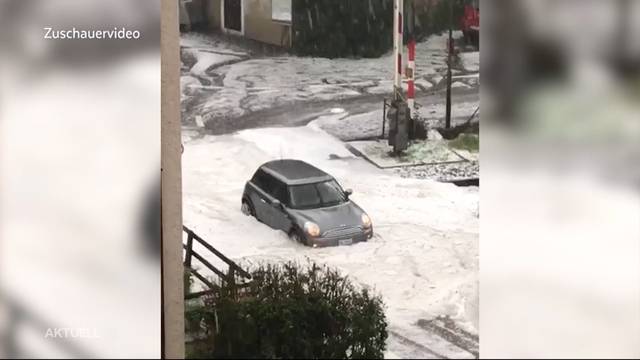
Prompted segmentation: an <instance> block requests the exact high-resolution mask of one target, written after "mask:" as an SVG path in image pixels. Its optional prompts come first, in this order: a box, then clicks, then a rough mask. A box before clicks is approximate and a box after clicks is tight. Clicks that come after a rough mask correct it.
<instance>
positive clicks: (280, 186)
mask: <svg viewBox="0 0 640 360" xmlns="http://www.w3.org/2000/svg"><path fill="white" fill-rule="evenodd" d="M273 181H274V183H275V184H274V187H273V193H272V194H271V195H272V196H273V197H274V198H276V199H278V200H279V201H280V202H281V203H282V204H283V205H287V204H288V203H289V201H288V200H289V196H287V185H285V184H284V183H282V182H281V181H279V180H276V179H273Z"/></svg>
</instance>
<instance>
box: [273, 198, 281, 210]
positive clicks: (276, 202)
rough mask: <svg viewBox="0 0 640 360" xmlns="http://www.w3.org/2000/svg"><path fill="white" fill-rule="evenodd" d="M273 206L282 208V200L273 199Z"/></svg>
mask: <svg viewBox="0 0 640 360" xmlns="http://www.w3.org/2000/svg"><path fill="white" fill-rule="evenodd" d="M271 206H273V207H274V208H276V209H280V208H282V203H281V202H280V200H273V201H272V202H271Z"/></svg>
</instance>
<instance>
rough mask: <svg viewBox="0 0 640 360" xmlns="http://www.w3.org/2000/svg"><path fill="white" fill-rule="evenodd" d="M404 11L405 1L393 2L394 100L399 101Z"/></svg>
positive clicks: (395, 0)
mask: <svg viewBox="0 0 640 360" xmlns="http://www.w3.org/2000/svg"><path fill="white" fill-rule="evenodd" d="M402 11H403V0H394V1H393V55H394V56H393V59H394V62H395V65H394V73H393V99H394V100H399V99H400V96H399V95H400V94H402V26H403V25H402Z"/></svg>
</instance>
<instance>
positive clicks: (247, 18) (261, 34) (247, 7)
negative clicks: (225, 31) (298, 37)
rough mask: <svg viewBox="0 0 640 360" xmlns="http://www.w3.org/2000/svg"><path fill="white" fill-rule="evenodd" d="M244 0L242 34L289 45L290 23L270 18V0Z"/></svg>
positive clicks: (272, 42) (265, 41)
mask: <svg viewBox="0 0 640 360" xmlns="http://www.w3.org/2000/svg"><path fill="white" fill-rule="evenodd" d="M243 1H244V36H245V37H247V38H250V39H253V40H257V41H261V42H264V43H267V44H272V45H277V46H282V47H287V48H288V47H290V46H291V33H290V25H289V24H287V23H282V22H277V21H273V20H271V1H270V0H243Z"/></svg>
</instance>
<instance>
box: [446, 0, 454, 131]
mask: <svg viewBox="0 0 640 360" xmlns="http://www.w3.org/2000/svg"><path fill="white" fill-rule="evenodd" d="M453 1H454V0H449V41H448V42H447V47H448V49H447V50H448V56H447V110H446V115H445V127H446V128H447V129H448V128H450V127H451V62H452V60H451V59H452V55H453V54H452V52H453V34H452V29H451V28H452V26H453Z"/></svg>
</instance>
